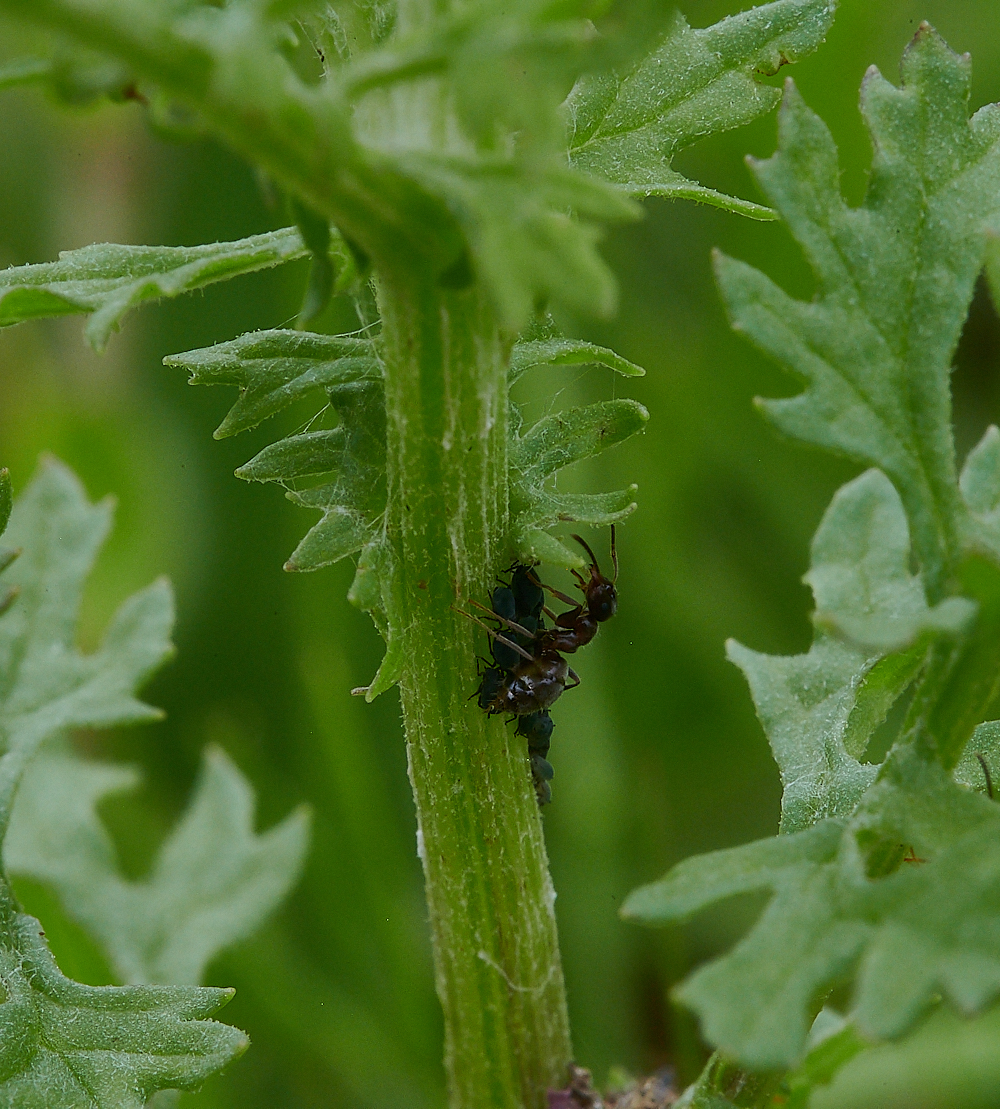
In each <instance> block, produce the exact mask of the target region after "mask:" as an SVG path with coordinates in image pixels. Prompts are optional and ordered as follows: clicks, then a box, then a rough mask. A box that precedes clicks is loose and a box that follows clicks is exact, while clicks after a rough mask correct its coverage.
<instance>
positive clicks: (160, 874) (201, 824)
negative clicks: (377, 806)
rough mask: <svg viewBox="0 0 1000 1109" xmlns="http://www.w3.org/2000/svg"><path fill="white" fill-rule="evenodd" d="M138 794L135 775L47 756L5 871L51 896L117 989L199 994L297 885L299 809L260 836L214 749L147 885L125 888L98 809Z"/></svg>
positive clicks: (304, 831) (31, 784)
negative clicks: (99, 950) (118, 796)
mask: <svg viewBox="0 0 1000 1109" xmlns="http://www.w3.org/2000/svg"><path fill="white" fill-rule="evenodd" d="M136 784H137V776H136V774H135V772H134V771H133V770H131V768H128V767H122V766H117V765H113V764H108V763H96V762H91V761H85V760H83V759H80V758H77V757H76V756H74V755H72V754H70V753H59V752H52V753H43V754H42V755H40V756H39V757H38V758H37V759H36V760H35V762H34V763H33V764H32V766H31V767H30V768H29V770H28V772H27V774H26V775H25V778H24V781H23V783H22V786H21V789H20V791H19V793H18V798H17V802H16V804H15V806H14V815H13V819H12V820H11V825H10V831H9V833H8V835H7V839H6V841H5V843H4V862H5V864H6V866H7V869H8V871H9V872H11V873H14V874H24V875H27V876H28V877H31V878H35V879H37V880H38V881H41V882H47V883H49V884H50V885H51V886H52V887H53V888H54V889H55V890H56V892H57V893H58V894H59V897H60V900H61V901H62V903H63V905H64V907H65V908H66V911H67V912H68V913H69V915H70V916H72V917H73V918H74V919H75V920H77V921H78V922H79V923H80V924H81V925H82V926H83V927H84V928H85V929H86V930H87V931H88V932H89V933H90V935H92V936H93V937H94V938H95V939H96V940H97V941H98V942H99V943H100V944H101V946H102V947H103V948H104V950H105V952H106V954H107V956H108V959H109V961H110V963H111V965H112V966H113V967H114V969H115V972H116V975H117V977H118V978H119V979H120V980H122V981H124V982H129V983H161V984H164V985H178V984H191V985H195V984H197V983H198V982H200V981H201V979H202V977H203V975H204V970H205V967H206V966H207V964H208V963H209V962H210V961H211V960H212V959H213V958H214V957H215V955H216V954H218V952H220V951H221V950H223V948H225V947H228V946H230V945H231V944H233V943H235V942H236V941H237V940H240V939H243V938H244V937H246V936H248V935H250V934H251V933H252V932H254V931H255V930H256V929H257V927H258V926H259V925H260V923H261V922H262V920H263V919H264V918H265V917H266V916H268V915H269V914H270V913H271V911H272V910H273V909H274V908H275V907H276V906H277V905H278V904H279V903H280V902H281V901H282V900H283V899H284V898H285V896H286V895H287V893H288V891H289V890H290V889H291V887H292V885H293V884H294V883H295V880H296V878H297V877H298V873H299V870H300V868H301V865H302V861H303V858H304V856H305V851H306V847H307V842H308V825H309V818H308V814H307V813H306V812H305V811H304V810H299V811H298V812H296V813H293V814H292V815H291V816H289V817H288V818H287V819H286V820H285V821H284V822H283V823H281V824H279V825H276V826H275V827H274V828H272V829H270V830H269V831H267V832H265V833H264V834H263V835H259V836H258V835H256V834H255V833H254V831H253V818H254V795H253V791H252V789H251V787H250V784H249V783H248V782H247V780H246V779H245V778H244V777H243V775H242V774H241V773H240V772H239V770H238V769H237V768H236V766H235V765H234V764H233V762H232V761H231V760H230V759H229V758H228V756H227V755H226V754H225V753H224V752H223V751H222V750H221V748H218V747H210V748H208V749H207V750H206V752H205V757H204V765H203V769H202V774H201V777H200V779H199V782H198V784H197V786H196V789H195V792H194V795H193V797H192V799H191V804H190V806H189V808H188V811H187V812H186V813H185V815H184V817H183V818H182V819H181V821H180V823H179V824H178V825H177V827H176V828H175V829H174V831H173V832H172V833H171V835H170V836H169V837H168V839H167V840H166V842H165V843H164V844H163V847H162V848H161V850H160V853H159V855H158V856H157V858H156V860H155V861H154V863H153V866H152V869H151V871H150V873H149V876H148V877H147V878H145V879H143V880H142V881H138V882H129V881H126V880H125V879H123V878H122V877H121V876H120V874H119V873H118V869H117V866H116V861H115V854H114V847H113V845H112V842H111V839H110V837H109V836H108V833H107V832H106V831H105V829H104V826H103V824H102V823H101V821H100V818H99V817H98V815H97V811H96V806H97V804H98V803H99V802H100V801H101V800H102V799H103V798H104V797H106V796H107V795H108V794H111V793H115V792H119V791H121V790H123V789H132V788H134V787H135V785H136Z"/></svg>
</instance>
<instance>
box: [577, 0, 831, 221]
mask: <svg viewBox="0 0 1000 1109" xmlns="http://www.w3.org/2000/svg"><path fill="white" fill-rule="evenodd" d="M835 9H836V3H835V0H777V2H776V3H771V4H764V5H762V6H761V7H758V8H753V9H752V10H750V11H746V12H741V13H740V14H739V15H733V16H730V17H729V18H728V19H724V20H722V21H721V22H719V23H717V24H715V25H714V26H712V27H707V28H705V29H704V30H692V29H691V28H690V27H689V26H688V25H687V22H686V21H685V19H684V17H683V16H681V15H680V13H677V14H676V15H675V16H674V20H673V23H672V25H671V27H670V29H669V30H668V31H667V33H666V35H665V36H664V38H663V41H662V42H661V43H660V44H659V46H658V47H657V48H656V49H655V50H654V51H653V52H652V53H651V54H650V55H648V56H647V57H645V58H643V59H642V60H641V61H639V62H638V63H637V64H635V65H633V66H632V67H631V68H630V69H626V70H623V71H621V72H618V73H610V74H598V75H593V76H588V77H584V78H583V79H581V81H580V82H578V84H577V85H576V87H575V88H574V89H573V92H572V93H571V94H570V97H569V99H568V100H567V103H566V107H567V109H568V115H569V121H570V138H569V146H570V159H571V162H572V164H573V165H574V166H576V167H577V168H579V169H582V170H584V171H585V172H587V173H592V174H594V175H596V176H598V177H603V178H606V179H607V180H609V181H613V182H615V184H617V185H621V186H623V187H624V188H625V190H626V191H627V192H628V193H630V194H631V195H633V196H669V197H683V198H686V199H689V200H699V201H702V202H704V203H706V204H712V205H715V206H716V207H720V208H726V209H728V210H729V211H733V212H739V213H741V214H742V215H747V216H752V217H754V218H756V219H773V218H774V213H773V212H772V211H771V210H770V209H768V208H765V207H764V206H763V205H760V204H754V203H752V202H751V201H747V200H740V199H738V198H736V197H732V196H726V195H725V194H723V193H719V192H716V191H715V190H714V189H709V188H706V187H705V186H704V185H699V184H698V183H697V182H695V181H690V180H688V179H687V178H686V177H684V176H683V175H682V174H680V173H678V172H677V171H676V170H674V169H671V168H670V163H671V161H672V160H673V158H674V157H675V155H676V154H678V153H679V152H680V151H681V150H683V149H685V148H686V147H688V146H690V145H691V144H692V143H694V142H695V141H697V140H698V139H699V138H702V137H703V136H704V135H708V134H716V133H718V132H721V131H728V130H731V129H732V128H734V127H740V126H742V125H743V124H745V123H749V122H750V120H752V119H755V118H756V117H757V116H759V115H762V114H763V113H764V112H768V111H770V110H771V109H772V108H774V107H775V106H776V105H777V102H778V100H779V99H780V94H779V93H778V91H777V90H776V89H773V88H771V87H770V86H769V85H764V84H761V83H760V81H759V80H758V78H759V76H760V75H762V74H772V73H776V72H777V71H778V69H779V68H780V67H781V66H782V65H785V64H786V63H787V62H792V61H796V60H797V59H798V58H800V57H801V56H802V55H804V54H806V53H808V52H809V51H811V50H814V49H815V48H816V47H817V46H818V45H819V44H820V43H821V42H822V41H823V39H824V38H825V36H826V33H827V31H828V30H829V29H830V26H831V24H832V23H833V15H834V11H835Z"/></svg>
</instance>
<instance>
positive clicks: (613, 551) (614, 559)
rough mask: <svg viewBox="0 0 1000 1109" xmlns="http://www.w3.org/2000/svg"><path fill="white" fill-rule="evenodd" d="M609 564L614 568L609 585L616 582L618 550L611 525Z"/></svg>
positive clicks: (613, 527) (613, 526) (613, 528)
mask: <svg viewBox="0 0 1000 1109" xmlns="http://www.w3.org/2000/svg"><path fill="white" fill-rule="evenodd" d="M611 562H612V563H613V565H614V568H615V576H614V577H613V578H612V579H611V584H612V585H614V583H615V582H616V581H617V580H618V548H617V547H616V546H615V525H614V524H612V525H611Z"/></svg>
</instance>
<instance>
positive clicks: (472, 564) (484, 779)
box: [380, 266, 570, 1109]
mask: <svg viewBox="0 0 1000 1109" xmlns="http://www.w3.org/2000/svg"><path fill="white" fill-rule="evenodd" d="M380 300H381V308H382V315H383V325H384V332H383V334H384V342H385V355H384V357H385V359H386V409H387V417H388V473H389V533H390V537H391V539H392V541H393V543H394V546H395V547H396V550H397V554H398V557H399V562H400V574H401V580H400V582H399V595H400V604H401V605H402V608H403V614H402V625H403V627H404V629H405V630H404V633H403V634H404V635H405V637H406V638H405V644H404V653H405V658H406V664H405V669H404V672H403V675H402V678H401V681H400V688H401V693H402V704H403V717H404V722H405V727H406V737H407V750H408V755H409V769H410V780H411V783H412V786H413V794H414V798H415V800H416V807H417V820H418V827H419V833H418V834H419V837H420V855H421V859H422V861H423V867H424V876H425V880H426V888H427V903H428V908H429V911H430V923H431V933H432V940H433V948H434V961H435V973H436V980H437V990H438V994H439V996H440V999H441V1004H442V1006H443V1007H444V1016H445V1039H446V1046H445V1066H446V1069H447V1074H448V1082H449V1089H450V1102H451V1105H452V1106H453V1107H454V1109H459V1107H462V1109H485V1107H487V1106H489V1107H490V1109H501V1107H503V1109H508V1107H509V1109H515V1107H517V1109H521V1107H524V1109H542V1107H543V1106H544V1105H545V1104H546V1099H545V1091H546V1089H547V1088H548V1087H551V1086H559V1085H562V1084H563V1081H564V1076H565V1073H566V1065H567V1063H568V1062H569V1059H570V1040H569V1027H568V1022H567V1017H566V1004H565V994H564V988H563V978H562V968H561V964H560V961H559V950H558V938H557V934H556V923H555V914H554V900H555V894H554V892H553V889H552V884H551V880H550V878H549V873H548V864H547V859H546V854H545V844H544V840H543V837H542V827H541V820H540V818H539V813H538V808H537V805H536V802H535V798H534V794H533V791H532V788H531V783H530V779H529V773H528V767H527V759H526V752H525V747H524V743H523V741H522V740H520V739H517V738H516V737H515V736H514V734H513V731H512V729H509V728H505V727H504V726H503V724H502V723H500V722H499V721H498V720H495V719H494V720H488V719H487V718H486V716H485V715H484V714H483V713H482V711H481V710H480V709H479V708H478V706H477V705H476V704H475V702H474V701H471V702H470V700H469V697H470V695H471V694H472V693H473V692H474V691H475V689H476V685H477V677H476V650H477V644H478V645H479V646H480V647H481V640H482V633H481V632H479V631H477V629H476V628H475V626H474V625H473V624H472V623H471V622H470V621H468V620H466V619H464V618H463V617H462V616H461V615H459V614H458V613H457V612H456V611H455V607H454V606H455V605H456V604H459V603H461V602H464V601H465V600H466V598H468V597H470V596H472V597H477V598H485V597H486V596H487V595H488V591H489V587H490V585H491V583H492V580H493V576H494V574H495V572H496V571H497V570H498V569H502V568H503V566H504V564H505V563H506V562H507V560H508V557H509V556H508V553H507V544H506V525H507V488H506V465H507V459H506V451H507V397H506V355H507V351H506V348H505V344H504V343H503V341H502V340H501V337H500V334H499V331H498V329H497V326H496V323H495V319H494V316H493V313H492V310H491V309H490V307H489V306H488V304H487V303H486V301H485V299H484V298H483V296H482V294H481V292H480V291H479V290H478V289H476V288H475V287H473V288H471V289H469V290H466V291H461V292H449V291H445V290H442V289H440V288H439V287H438V286H437V285H436V283H435V282H434V280H433V277H432V275H431V274H429V273H420V272H419V269H418V268H417V267H414V266H406V267H404V266H399V267H398V268H396V269H394V270H393V271H392V272H389V273H385V272H382V273H380Z"/></svg>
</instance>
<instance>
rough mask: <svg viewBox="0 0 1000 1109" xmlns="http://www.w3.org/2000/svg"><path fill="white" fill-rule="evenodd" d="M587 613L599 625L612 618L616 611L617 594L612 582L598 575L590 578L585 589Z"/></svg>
mask: <svg viewBox="0 0 1000 1109" xmlns="http://www.w3.org/2000/svg"><path fill="white" fill-rule="evenodd" d="M587 611H588V612H589V613H590V615H591V618H592V619H594V620H596V621H597V622H598V623H599V624H603V623H604V621H605V620H610V619H611V617H612V616H614V614H615V613H616V612H617V611H618V593H617V592H616V590H615V583H614V582H613V581H608V579H607V578H605V577H601V576H600V575H598V576H597V577H596V578H591V581H590V586H589V587H588V589H587Z"/></svg>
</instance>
